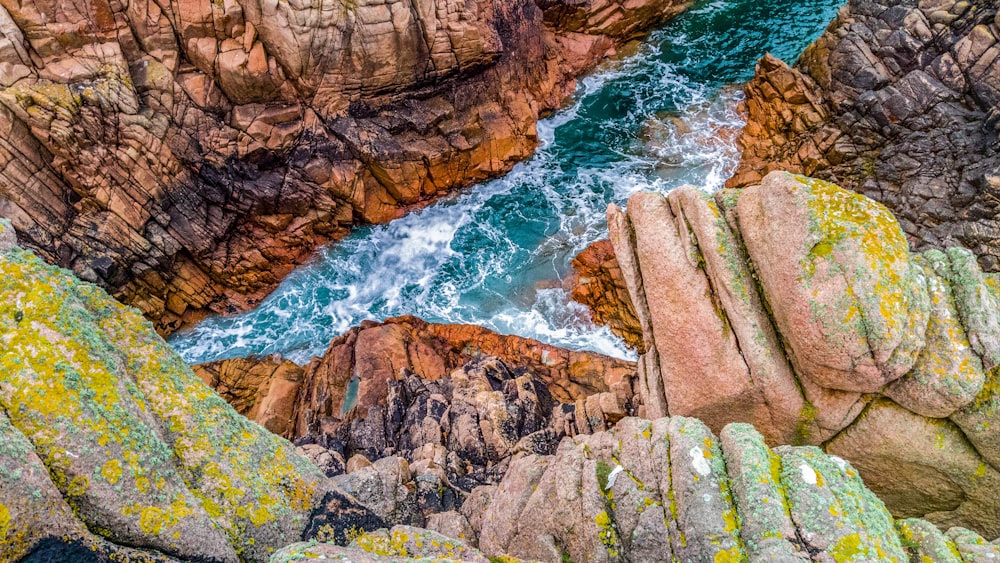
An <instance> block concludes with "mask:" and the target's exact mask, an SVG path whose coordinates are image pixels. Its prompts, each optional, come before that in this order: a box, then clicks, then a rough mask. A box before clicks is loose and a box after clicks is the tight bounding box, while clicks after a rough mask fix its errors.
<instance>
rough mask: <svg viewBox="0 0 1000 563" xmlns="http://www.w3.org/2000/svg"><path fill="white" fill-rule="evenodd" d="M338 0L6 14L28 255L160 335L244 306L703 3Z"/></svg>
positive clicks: (497, 157)
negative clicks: (649, 32)
mask: <svg viewBox="0 0 1000 563" xmlns="http://www.w3.org/2000/svg"><path fill="white" fill-rule="evenodd" d="M341 3H342V4H343V5H342V6H340V7H339V8H337V7H335V9H329V10H316V9H313V8H312V7H309V6H307V5H299V4H297V3H294V2H293V3H285V2H283V3H273V2H261V1H258V0H248V1H246V2H223V3H221V4H218V3H217V4H212V3H206V2H192V1H188V0H181V1H179V2H174V3H172V4H170V3H168V4H169V5H165V4H163V3H162V2H153V1H151V0H137V1H136V2H133V3H130V4H129V6H128V8H127V9H123V8H122V9H120V7H116V6H117V4H113V3H112V4H108V3H107V2H106V1H105V0H100V1H97V0H95V1H90V2H82V3H78V4H67V3H64V2H56V1H53V0H39V1H35V2H29V3H21V4H18V3H5V4H3V6H0V22H3V24H2V25H3V29H2V32H3V33H2V34H0V36H2V37H4V39H2V40H0V42H2V43H3V45H4V46H0V53H2V54H0V57H2V60H0V63H2V64H0V130H2V131H4V135H3V136H2V138H0V200H2V201H3V202H4V203H3V213H4V215H5V216H8V217H9V218H10V219H11V220H12V222H13V225H14V227H15V228H16V229H17V231H18V233H19V238H20V240H21V242H22V244H24V245H26V246H28V247H30V248H32V249H33V250H35V251H36V252H38V253H39V255H41V256H43V257H44V258H45V259H46V260H47V261H49V262H51V263H54V264H57V265H59V266H63V267H66V268H68V269H71V270H73V271H74V272H75V273H76V274H77V275H78V276H79V277H81V278H83V279H85V280H87V281H92V282H96V283H99V284H101V285H102V286H103V287H105V288H106V289H109V290H110V291H111V292H112V293H113V294H114V295H115V296H116V298H118V299H120V300H122V301H125V302H127V303H129V304H132V305H135V306H136V307H138V308H139V309H141V310H142V311H143V313H144V314H145V315H146V316H147V317H148V318H150V319H151V320H153V321H154V322H156V325H157V328H158V330H159V331H160V332H161V333H164V334H165V333H169V332H172V331H174V330H176V329H177V328H179V327H181V326H183V325H184V324H186V323H189V322H192V321H194V320H197V319H198V318H201V317H202V316H204V315H205V314H206V312H214V313H222V314H225V313H232V312H235V311H237V310H240V309H244V308H247V307H249V306H252V305H253V304H254V303H256V302H258V301H259V299H261V298H262V297H263V296H264V295H266V294H267V293H268V292H269V291H271V290H272V289H273V288H274V287H275V285H276V284H277V283H278V282H279V281H280V280H281V278H282V277H283V276H285V275H286V274H287V273H288V272H289V271H291V270H292V269H293V268H294V266H295V265H296V264H299V263H301V262H302V261H303V260H305V259H306V258H307V257H308V256H310V254H311V253H312V251H313V250H314V249H315V248H316V247H317V246H318V245H320V244H323V243H325V242H327V241H330V240H332V239H336V238H339V237H342V236H344V235H345V234H346V233H347V232H348V231H349V230H350V228H351V227H353V226H354V225H356V224H359V223H373V222H384V221H389V220H392V219H394V218H397V217H399V216H400V215H401V214H402V213H403V212H404V211H405V210H409V209H413V208H415V207H419V206H422V205H426V204H428V203H429V202H431V201H433V199H434V198H435V197H437V196H439V195H440V194H442V193H445V192H447V191H449V190H453V189H456V188H460V187H464V186H467V185H470V184H473V183H476V182H480V181H482V180H485V179H488V178H491V177H494V176H497V175H499V174H502V173H504V172H506V171H508V170H510V168H511V167H512V166H513V165H514V164H515V163H516V162H518V161H520V160H522V159H524V158H526V157H527V156H529V155H530V154H531V153H532V152H533V151H534V149H535V146H536V145H537V142H538V139H537V131H536V128H535V123H536V122H537V120H538V118H539V116H540V115H543V114H544V113H546V112H549V111H551V110H553V109H555V108H557V107H559V105H560V104H561V103H562V102H563V101H564V100H565V99H566V97H567V96H568V95H569V94H570V93H571V92H572V89H573V85H574V77H575V76H576V75H578V74H579V73H581V72H583V71H586V70H588V69H591V68H593V66H594V65H595V64H597V62H598V61H599V60H600V59H602V58H603V57H604V56H606V55H607V54H608V53H610V52H613V51H614V48H615V46H616V45H619V44H621V43H622V42H623V41H626V40H628V39H631V38H633V37H634V36H635V35H636V34H638V33H639V32H640V31H641V30H644V29H648V28H649V27H650V26H652V25H655V24H657V23H659V22H662V21H664V20H665V19H666V18H668V17H670V16H672V15H674V14H676V13H677V12H678V11H679V10H681V9H682V8H683V7H685V6H687V5H688V4H690V3H691V2H690V0H636V1H634V2H629V3H627V4H625V5H623V6H618V5H616V4H614V3H611V2H609V1H608V0H601V1H599V2H595V3H594V4H593V5H592V6H589V5H578V4H573V3H570V2H559V1H556V2H553V1H551V0H546V1H545V2H539V3H538V4H536V3H535V2H533V1H532V0H515V1H514V2H510V3H504V4H503V5H502V6H497V5H495V3H491V2H486V1H485V0H477V1H473V2H464V1H459V0H438V1H437V2H418V1H415V0H403V1H402V3H398V4H386V3H384V2H381V1H378V2H376V1H370V0H360V1H354V0H343V1H342V2H341ZM611 12H613V17H606V15H607V14H608V13H611ZM345 17H346V18H347V20H342V18H345ZM65 22H78V23H65ZM26 31H27V32H26ZM539 61H542V63H541V64H539Z"/></svg>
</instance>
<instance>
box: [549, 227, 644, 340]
mask: <svg viewBox="0 0 1000 563" xmlns="http://www.w3.org/2000/svg"><path fill="white" fill-rule="evenodd" d="M572 266H573V273H572V274H571V275H570V277H569V278H567V281H566V287H567V289H568V290H569V291H570V294H571V295H572V297H573V300H574V301H577V302H580V303H583V304H584V305H586V306H587V307H588V308H589V309H590V315H591V318H592V319H593V321H594V322H595V323H597V324H601V325H607V326H608V328H610V329H611V331H612V332H614V333H615V334H617V335H618V336H620V337H622V339H623V340H625V343H626V344H628V345H629V346H630V347H632V348H634V349H635V350H636V351H637V352H638V353H640V354H643V353H645V352H646V348H645V346H644V345H643V342H642V327H641V326H639V319H638V318H637V317H636V314H635V307H634V306H633V305H632V301H631V300H630V299H629V296H628V287H626V285H625V279H624V278H623V277H622V271H621V267H620V266H619V265H618V261H617V260H616V259H615V252H614V249H613V248H612V246H611V241H609V240H607V239H604V240H599V241H597V242H595V243H593V244H591V245H590V246H588V247H587V248H585V249H584V250H583V252H581V253H580V254H578V255H577V256H576V257H575V258H573V262H572Z"/></svg>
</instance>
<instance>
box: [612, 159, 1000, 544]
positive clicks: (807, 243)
mask: <svg viewBox="0 0 1000 563" xmlns="http://www.w3.org/2000/svg"><path fill="white" fill-rule="evenodd" d="M608 222H609V225H610V231H611V242H612V244H613V246H614V249H615V255H616V258H617V262H618V264H619V266H620V270H621V272H622V275H623V283H624V284H625V285H626V286H627V287H628V289H629V294H630V297H631V302H632V304H633V305H634V310H635V311H636V312H637V314H638V320H639V322H640V325H641V329H642V333H643V342H644V345H645V352H644V353H643V354H642V355H641V356H640V358H639V362H638V363H639V366H638V367H639V369H638V374H639V381H638V389H639V395H640V398H641V402H642V405H641V406H640V407H639V409H638V412H639V413H640V415H641V416H644V417H646V418H650V419H655V418H658V417H661V416H665V415H668V414H669V415H672V416H676V415H681V416H692V417H697V418H699V419H701V420H702V421H704V422H705V423H706V424H707V425H708V426H709V427H710V428H712V429H713V430H715V431H720V430H721V429H722V428H723V427H724V426H725V425H726V424H728V423H730V422H734V421H740V422H749V423H752V424H753V425H754V426H756V427H757V429H758V430H759V431H760V432H761V433H762V434H763V435H764V436H765V437H766V438H767V440H768V442H769V443H771V444H814V445H822V446H823V448H824V449H825V451H827V452H829V453H834V454H836V455H838V456H841V457H843V458H845V459H848V460H850V461H851V463H853V464H854V466H855V467H857V468H858V470H859V471H860V473H861V475H862V477H864V478H865V482H866V483H867V484H868V486H870V487H871V488H872V490H874V491H875V492H876V493H877V494H879V495H880V497H881V498H882V499H883V500H885V502H886V503H887V505H888V506H889V509H890V510H892V511H893V513H894V514H896V515H897V516H904V517H905V516H924V517H926V518H928V519H929V520H931V521H932V522H934V523H936V524H939V525H945V526H948V525H955V524H958V525H964V526H968V527H972V528H974V529H976V530H979V531H981V532H982V533H984V534H987V535H997V534H1000V496H998V495H997V494H996V491H997V490H998V489H997V487H998V486H1000V434H998V433H997V431H996V429H997V428H1000V367H998V365H1000V279H998V276H997V275H995V274H994V275H989V274H984V273H983V272H982V271H981V270H980V268H979V265H978V264H977V262H976V258H975V256H974V255H973V254H972V253H971V252H970V251H968V250H965V249H960V248H951V249H948V250H947V251H946V252H941V251H938V250H929V251H925V252H923V253H921V254H911V253H910V251H909V250H908V248H907V241H906V238H905V236H904V235H903V232H902V230H901V229H900V227H899V225H898V224H897V223H896V221H895V220H894V219H893V216H892V214H891V213H890V212H889V210H888V209H886V208H885V207H883V206H882V205H880V204H878V203H876V202H874V201H872V200H870V199H868V198H866V197H864V196H862V195H859V194H856V193H853V192H849V191H846V190H842V189H840V188H838V187H836V186H834V185H833V184H829V183H827V182H824V181H822V180H815V179H811V178H806V177H803V176H795V175H792V174H789V173H786V172H772V173H771V174H768V175H767V176H766V177H765V178H764V179H763V181H762V182H761V183H760V184H759V185H756V186H752V187H749V188H746V189H743V190H724V191H722V192H719V193H717V194H715V196H714V197H711V196H707V195H705V194H703V193H702V192H700V191H698V190H696V189H694V188H690V187H685V188H680V189H677V190H674V191H672V192H671V193H670V194H669V195H667V196H664V195H661V194H653V193H640V194H637V195H634V196H633V197H632V198H631V199H630V200H629V202H628V211H627V212H625V211H622V210H620V209H619V208H618V207H616V206H611V207H610V208H609V210H608Z"/></svg>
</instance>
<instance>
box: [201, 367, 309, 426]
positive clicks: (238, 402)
mask: <svg viewBox="0 0 1000 563" xmlns="http://www.w3.org/2000/svg"><path fill="white" fill-rule="evenodd" d="M194 373H195V375H197V376H198V377H200V378H201V380H202V381H204V382H205V384H206V385H208V386H210V387H212V388H213V389H215V390H216V391H217V392H218V393H219V395H222V398H223V399H225V400H226V402H227V403H229V404H230V405H232V407H233V408H234V409H236V412H238V413H240V414H242V415H243V416H246V417H247V418H249V419H250V420H253V421H256V422H257V423H258V424H260V425H261V426H263V427H264V428H267V429H268V430H270V431H271V432H274V433H275V434H278V435H281V436H284V435H287V434H288V433H289V431H290V430H291V428H292V422H293V420H292V412H293V410H294V408H295V401H296V399H297V397H298V393H299V388H300V387H301V385H302V379H303V377H304V375H305V371H304V370H303V369H302V367H301V366H298V365H296V364H295V363H294V362H291V361H289V360H284V359H282V358H281V356H278V355H273V356H269V357H266V358H234V359H231V360H220V361H217V362H211V363H207V364H199V365H196V366H194Z"/></svg>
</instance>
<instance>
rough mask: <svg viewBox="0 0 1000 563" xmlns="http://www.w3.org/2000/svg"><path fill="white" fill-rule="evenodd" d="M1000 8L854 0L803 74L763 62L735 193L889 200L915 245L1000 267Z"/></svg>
mask: <svg viewBox="0 0 1000 563" xmlns="http://www.w3.org/2000/svg"><path fill="white" fill-rule="evenodd" d="M997 8H998V6H997V4H996V2H993V1H992V0H973V1H960V2H956V1H952V0H933V1H919V2H918V1H917V0H903V1H899V2H887V1H881V0H875V1H870V0H851V1H850V2H848V4H847V6H846V7H844V8H843V9H842V10H841V12H840V14H839V16H838V17H837V19H836V21H834V22H833V23H832V24H831V25H830V27H829V29H828V30H827V31H826V33H824V34H823V35H822V36H821V37H820V38H819V39H818V40H817V41H816V42H815V43H813V44H812V45H811V46H810V47H809V48H808V49H806V51H805V52H804V53H803V55H802V56H801V57H800V58H799V61H798V62H797V63H796V64H795V67H794V68H789V67H788V66H787V65H786V64H784V63H783V62H781V61H779V60H778V59H776V58H774V57H771V56H767V57H765V58H764V59H762V60H761V61H760V63H759V64H758V66H757V73H756V76H755V77H754V78H753V80H751V81H750V83H749V84H747V85H746V88H745V91H746V101H745V107H746V109H747V125H746V127H745V129H744V131H743V134H742V136H741V137H740V139H739V145H740V148H741V149H742V151H743V156H742V160H741V162H740V165H739V168H738V170H737V172H736V174H735V175H734V176H733V177H732V179H730V180H729V182H728V184H727V185H728V186H729V187H741V186H748V185H752V184H756V183H758V182H759V181H760V179H761V178H762V177H763V176H764V175H765V174H767V173H768V172H770V171H772V170H788V171H792V172H798V173H802V174H807V175H809V176H814V177H817V178H822V179H825V180H830V181H833V182H835V183H837V184H839V185H841V186H842V187H845V188H849V189H852V190H855V191H858V192H860V193H863V194H865V195H866V196H868V197H871V198H873V199H876V200H878V201H880V202H882V203H884V204H885V205H886V206H888V207H889V209H891V210H892V211H893V213H894V214H895V215H896V217H897V218H898V219H899V221H900V223H901V225H902V227H903V230H904V231H905V232H906V234H907V236H908V237H909V239H910V241H911V242H912V243H913V246H914V247H915V248H916V249H918V250H922V249H926V248H938V249H944V248H946V247H949V246H957V245H961V246H964V247H966V248H969V249H971V250H973V252H975V254H976V255H977V256H978V258H979V262H980V265H981V266H982V267H983V268H984V269H986V270H989V271H997V270H1000V218H998V217H1000V156H998V155H1000V152H998V144H997V143H998V136H997V126H998V119H997V118H998V114H997V108H998V107H1000V66H998V65H997V62H996V61H997V57H998V55H1000V42H998V37H1000V16H998V12H997Z"/></svg>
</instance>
